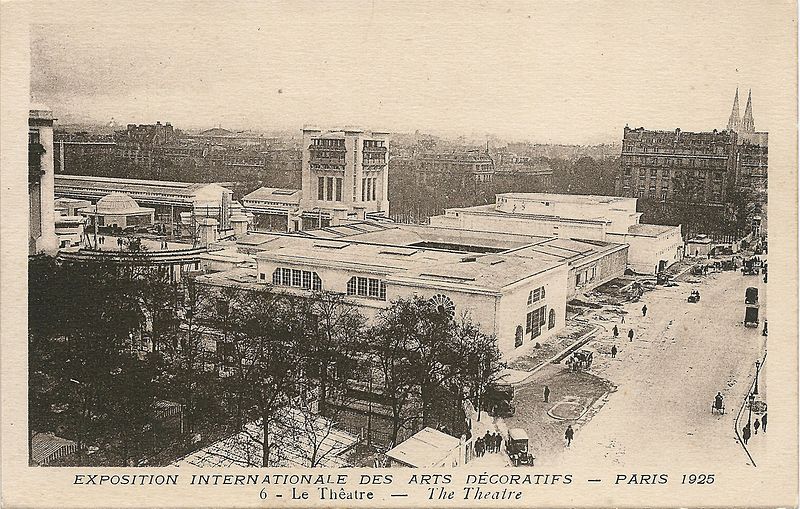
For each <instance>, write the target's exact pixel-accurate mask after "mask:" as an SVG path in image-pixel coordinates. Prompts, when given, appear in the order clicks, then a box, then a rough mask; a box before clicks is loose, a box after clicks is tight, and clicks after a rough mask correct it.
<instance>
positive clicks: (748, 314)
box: [744, 305, 758, 327]
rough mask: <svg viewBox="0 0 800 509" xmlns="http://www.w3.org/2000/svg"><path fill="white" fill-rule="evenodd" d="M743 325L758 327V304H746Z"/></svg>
mask: <svg viewBox="0 0 800 509" xmlns="http://www.w3.org/2000/svg"><path fill="white" fill-rule="evenodd" d="M744 326H745V327H758V306H753V305H750V306H747V307H746V308H744Z"/></svg>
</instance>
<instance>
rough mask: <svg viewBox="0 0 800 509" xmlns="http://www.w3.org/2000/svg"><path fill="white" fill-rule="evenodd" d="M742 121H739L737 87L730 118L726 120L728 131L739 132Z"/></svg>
mask: <svg viewBox="0 0 800 509" xmlns="http://www.w3.org/2000/svg"><path fill="white" fill-rule="evenodd" d="M741 123H742V121H741V120H740V119H739V87H736V95H735V96H734V97H733V109H732V110H731V116H730V118H728V130H729V131H734V132H739V126H740V125H741Z"/></svg>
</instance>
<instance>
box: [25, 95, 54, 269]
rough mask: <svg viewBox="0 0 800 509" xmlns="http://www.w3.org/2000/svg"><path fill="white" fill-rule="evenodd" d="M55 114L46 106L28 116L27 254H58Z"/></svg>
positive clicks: (39, 106) (36, 108)
mask: <svg viewBox="0 0 800 509" xmlns="http://www.w3.org/2000/svg"><path fill="white" fill-rule="evenodd" d="M53 120H54V119H53V112H52V111H51V110H50V109H49V108H48V107H46V106H43V105H35V104H33V105H31V107H30V114H29V116H28V200H29V205H30V208H29V211H30V213H29V217H28V254H29V255H35V254H39V253H46V254H49V255H54V254H56V251H58V240H57V239H56V231H55V224H56V223H55V221H56V220H55V211H54V210H53V199H54V196H53V192H54V188H55V177H54V176H53V173H54V170H55V168H54V163H53Z"/></svg>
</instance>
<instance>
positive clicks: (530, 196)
mask: <svg viewBox="0 0 800 509" xmlns="http://www.w3.org/2000/svg"><path fill="white" fill-rule="evenodd" d="M497 197H498V198H499V197H504V198H510V199H514V200H531V201H550V202H558V203H620V202H629V201H631V200H635V199H636V198H626V197H623V196H604V195H597V194H556V193H501V194H498V195H497Z"/></svg>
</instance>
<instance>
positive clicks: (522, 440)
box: [506, 428, 534, 467]
mask: <svg viewBox="0 0 800 509" xmlns="http://www.w3.org/2000/svg"><path fill="white" fill-rule="evenodd" d="M506 453H507V454H508V457H509V459H510V460H511V463H513V464H514V466H515V467H518V466H520V465H530V466H533V460H534V457H533V456H532V455H531V453H530V452H529V451H528V434H527V433H526V432H525V430H524V429H522V428H511V429H509V430H508V439H507V440H506Z"/></svg>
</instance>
